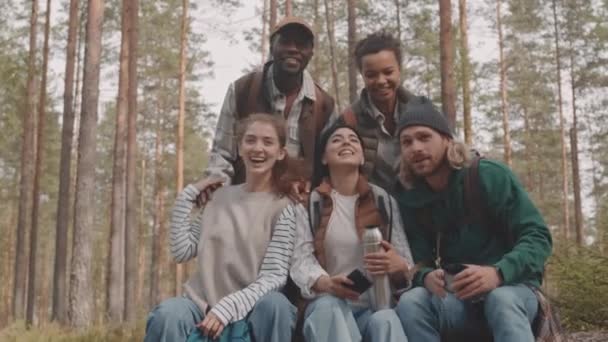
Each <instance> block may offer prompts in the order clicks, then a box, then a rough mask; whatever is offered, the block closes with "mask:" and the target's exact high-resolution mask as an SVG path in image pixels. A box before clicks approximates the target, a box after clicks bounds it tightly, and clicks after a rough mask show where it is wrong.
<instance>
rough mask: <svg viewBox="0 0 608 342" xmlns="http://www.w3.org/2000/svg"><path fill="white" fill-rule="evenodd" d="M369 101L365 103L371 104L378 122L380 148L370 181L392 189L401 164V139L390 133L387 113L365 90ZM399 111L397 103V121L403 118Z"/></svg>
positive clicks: (369, 110) (394, 115) (395, 115)
mask: <svg viewBox="0 0 608 342" xmlns="http://www.w3.org/2000/svg"><path fill="white" fill-rule="evenodd" d="M365 96H366V97H367V101H366V102H364V103H367V104H369V108H368V113H369V114H371V116H372V117H373V118H374V120H375V121H376V122H378V134H377V137H378V148H377V152H376V159H375V163H374V164H375V165H374V170H373V171H372V174H370V175H368V177H369V180H370V182H372V183H374V184H376V185H380V186H383V187H385V188H387V189H390V188H391V187H390V186H389V185H390V184H392V183H394V181H395V178H396V175H398V174H399V164H400V160H401V159H400V158H399V155H400V153H401V150H400V146H399V139H398V138H396V137H394V136H393V134H392V133H389V132H388V131H387V130H386V128H384V121H385V120H386V117H385V115H384V114H383V113H382V112H380V110H379V109H378V107H376V106H375V105H374V102H373V101H372V99H371V98H370V97H369V93H367V92H365ZM399 114H400V112H399V103H397V105H395V110H394V111H393V117H394V120H395V122H399V120H400V119H401V117H400V115H399Z"/></svg>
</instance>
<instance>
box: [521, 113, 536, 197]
mask: <svg viewBox="0 0 608 342" xmlns="http://www.w3.org/2000/svg"><path fill="white" fill-rule="evenodd" d="M522 112H523V117H524V148H525V151H526V153H525V161H526V176H525V178H524V180H523V183H524V186H525V187H526V190H527V191H528V192H529V193H532V192H534V191H535V186H534V181H533V180H534V173H533V172H532V165H533V164H534V162H533V160H532V158H533V156H534V155H535V154H534V153H535V151H534V150H533V149H532V144H533V141H532V135H531V134H530V131H531V129H530V115H529V113H528V108H527V107H524V108H523V109H522Z"/></svg>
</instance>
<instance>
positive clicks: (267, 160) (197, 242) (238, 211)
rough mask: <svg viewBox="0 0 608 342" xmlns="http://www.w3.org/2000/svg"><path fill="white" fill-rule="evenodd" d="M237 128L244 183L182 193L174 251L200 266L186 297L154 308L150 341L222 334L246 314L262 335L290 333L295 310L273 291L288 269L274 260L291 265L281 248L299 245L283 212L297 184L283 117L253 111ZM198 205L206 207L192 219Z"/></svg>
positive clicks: (285, 337)
mask: <svg viewBox="0 0 608 342" xmlns="http://www.w3.org/2000/svg"><path fill="white" fill-rule="evenodd" d="M237 134H238V141H239V146H238V152H239V156H240V158H241V160H242V162H243V164H244V166H245V170H246V180H245V183H243V184H239V185H230V186H222V182H223V180H222V179H212V178H205V179H202V180H200V181H199V182H197V183H195V184H190V185H188V186H186V188H185V189H184V190H183V191H182V192H181V193H180V194H179V195H178V197H177V199H176V202H175V207H174V209H173V212H172V219H171V236H170V240H171V241H170V245H171V246H170V248H171V254H172V255H173V257H174V259H175V260H176V262H178V263H182V262H186V261H188V260H191V259H195V272H194V273H193V274H192V276H191V277H190V279H189V280H188V281H187V282H186V283H185V284H184V285H183V292H184V295H183V296H182V297H176V298H170V299H167V300H165V301H163V302H162V303H160V304H159V305H158V306H157V307H156V308H155V309H154V310H153V311H152V312H151V313H150V315H149V318H148V323H147V326H146V337H145V341H186V339H187V338H188V336H189V335H190V334H191V333H192V332H195V329H197V328H198V329H200V330H201V332H202V333H203V334H204V335H206V336H208V337H210V338H213V339H215V338H218V337H219V336H221V334H222V331H224V329H225V328H226V327H227V326H228V325H230V324H232V323H235V322H237V321H240V320H243V319H247V321H248V322H249V323H251V324H250V326H251V327H252V334H253V335H254V337H255V339H256V340H257V341H289V340H290V339H291V333H292V330H293V326H294V322H295V312H296V309H295V307H293V306H292V305H291V304H290V303H289V301H288V300H287V299H286V298H285V296H283V295H282V294H281V293H279V292H276V291H273V290H276V289H278V288H279V287H281V286H282V285H284V279H283V278H286V277H282V276H281V277H278V278H280V279H278V280H276V279H275V278H277V277H273V276H272V275H276V274H281V273H284V274H287V271H288V267H284V268H285V270H283V271H282V272H281V270H279V272H277V270H276V267H275V266H274V263H275V261H277V260H279V261H282V262H283V263H286V264H288V263H289V255H290V254H291V253H289V255H287V256H284V255H283V254H284V253H281V251H282V249H289V250H291V249H293V236H286V235H285V234H284V233H283V232H282V231H283V229H282V226H284V225H285V222H283V221H284V219H283V220H282V219H281V218H279V216H280V214H281V211H282V210H283V208H285V206H286V205H287V204H288V203H289V200H288V198H287V196H286V194H287V193H288V192H289V190H290V187H291V186H290V183H289V182H287V181H286V179H285V174H286V170H287V154H286V151H285V142H286V141H285V139H286V138H285V124H284V120H283V119H282V118H280V117H277V116H272V115H269V114H254V115H251V116H249V117H248V118H246V119H245V120H244V122H241V123H240V127H239V130H238V133H237ZM195 206H199V207H202V210H201V211H202V212H201V213H200V214H199V215H198V216H196V218H195V219H194V220H191V211H192V209H193V208H194V207H195ZM271 240H272V241H271ZM285 258H287V260H286V261H285V260H282V259H285ZM267 273H271V274H272V275H271V276H268V275H266V276H264V274H267Z"/></svg>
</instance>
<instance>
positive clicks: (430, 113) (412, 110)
mask: <svg viewBox="0 0 608 342" xmlns="http://www.w3.org/2000/svg"><path fill="white" fill-rule="evenodd" d="M417 100H418V101H415V102H413V103H408V105H407V106H405V113H404V114H403V116H402V117H401V120H399V123H398V124H397V135H399V134H401V131H402V130H403V129H404V128H406V127H410V126H427V127H430V128H432V129H434V130H436V131H437V132H439V133H441V134H443V135H446V136H448V137H450V138H453V136H452V132H451V130H450V125H449V124H448V120H447V119H446V117H445V115H443V114H442V113H441V112H439V111H438V110H437V108H435V106H433V103H431V101H430V100H429V99H428V98H426V97H424V96H421V97H420V98H418V99H417Z"/></svg>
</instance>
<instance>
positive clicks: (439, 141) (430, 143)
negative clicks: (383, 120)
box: [399, 126, 449, 177]
mask: <svg viewBox="0 0 608 342" xmlns="http://www.w3.org/2000/svg"><path fill="white" fill-rule="evenodd" d="M399 143H400V145H401V158H402V161H403V162H405V163H406V164H407V165H408V166H409V168H410V170H411V171H412V172H413V174H414V175H415V176H416V177H429V176H432V175H433V174H435V173H436V172H437V171H438V170H439V169H440V168H441V166H442V165H444V160H445V156H446V151H447V148H448V145H449V139H448V138H446V137H444V136H442V135H441V134H439V133H438V132H437V131H435V130H433V129H432V128H429V127H426V126H410V127H406V128H404V129H403V130H402V131H401V133H400V134H399Z"/></svg>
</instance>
